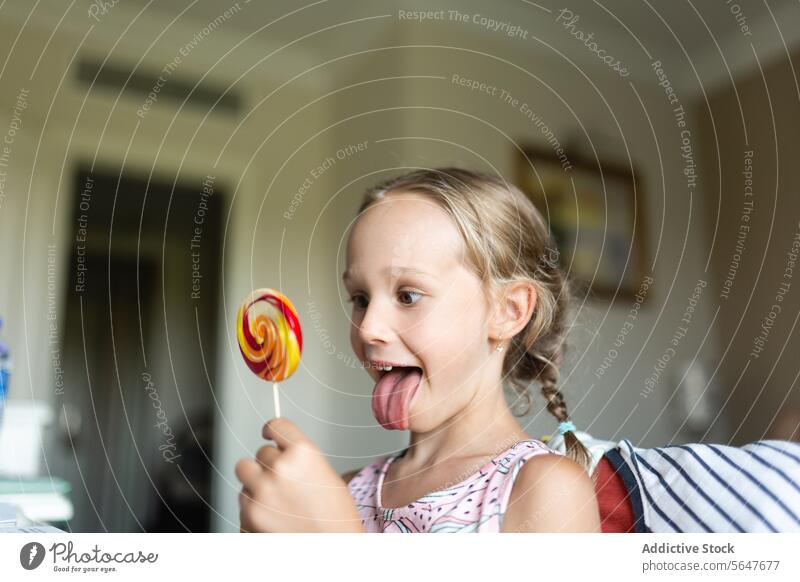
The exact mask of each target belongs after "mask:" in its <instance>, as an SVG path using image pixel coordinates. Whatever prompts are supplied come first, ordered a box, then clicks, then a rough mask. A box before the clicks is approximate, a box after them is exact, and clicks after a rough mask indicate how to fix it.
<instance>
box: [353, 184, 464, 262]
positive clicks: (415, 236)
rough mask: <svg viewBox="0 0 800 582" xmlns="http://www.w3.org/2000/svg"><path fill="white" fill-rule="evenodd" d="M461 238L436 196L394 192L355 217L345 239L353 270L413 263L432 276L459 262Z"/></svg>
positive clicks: (461, 247) (460, 257)
mask: <svg viewBox="0 0 800 582" xmlns="http://www.w3.org/2000/svg"><path fill="white" fill-rule="evenodd" d="M462 250H463V241H462V239H461V235H460V234H459V231H458V228H457V227H456V225H455V224H454V222H453V220H452V218H451V217H450V216H449V215H448V214H447V212H446V211H445V210H444V209H443V208H442V207H441V206H440V205H439V204H438V203H437V202H436V201H434V200H432V199H430V198H426V197H424V196H422V195H418V194H413V193H393V194H391V195H389V196H387V197H386V198H384V199H383V200H380V201H378V202H376V203H374V204H372V205H371V206H370V207H369V208H367V209H366V210H365V211H364V212H363V213H362V214H361V215H360V216H359V217H358V219H357V220H356V222H355V224H354V225H353V229H352V232H351V233H350V238H349V240H348V242H347V264H348V266H351V267H352V268H351V269H350V270H351V271H352V270H354V271H356V273H355V274H357V271H361V270H364V269H367V268H370V269H372V268H373V267H374V268H378V269H380V268H382V267H384V266H386V265H390V266H397V267H400V266H412V267H418V268H420V269H424V270H428V271H430V272H433V273H434V274H435V273H436V272H437V270H439V271H444V270H446V269H451V268H453V267H456V266H458V265H460V264H461V261H462V255H463V252H462Z"/></svg>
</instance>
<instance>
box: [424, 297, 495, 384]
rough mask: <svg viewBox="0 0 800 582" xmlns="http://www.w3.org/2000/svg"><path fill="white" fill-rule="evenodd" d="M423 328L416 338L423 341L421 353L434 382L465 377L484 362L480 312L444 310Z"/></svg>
mask: <svg viewBox="0 0 800 582" xmlns="http://www.w3.org/2000/svg"><path fill="white" fill-rule="evenodd" d="M423 328H424V330H423ZM419 331H420V333H419V334H416V335H417V337H416V338H415V341H417V342H419V343H418V345H419V348H420V352H419V353H421V354H422V355H423V361H425V363H426V367H427V368H428V369H429V371H430V373H431V374H432V375H433V382H434V383H435V382H436V378H443V379H444V378H446V379H447V383H452V382H453V380H454V379H458V378H464V379H465V378H467V377H468V376H469V375H470V371H471V370H473V369H475V368H476V367H478V366H479V365H480V364H479V362H480V361H481V358H482V357H483V356H482V354H483V352H482V346H483V345H484V342H482V339H481V338H482V337H483V326H482V323H481V320H480V314H478V313H476V312H469V311H464V310H460V309H456V310H453V311H452V312H451V311H449V310H447V312H445V310H442V311H441V312H440V313H439V314H437V315H436V316H431V317H430V318H428V319H427V320H426V322H425V324H424V326H421V327H420V330H419Z"/></svg>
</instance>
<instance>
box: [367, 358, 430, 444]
mask: <svg viewBox="0 0 800 582" xmlns="http://www.w3.org/2000/svg"><path fill="white" fill-rule="evenodd" d="M378 374H379V378H378V382H377V383H376V384H375V389H374V390H373V392H372V411H373V413H374V414H375V418H377V419H378V422H380V423H381V426H383V427H384V428H387V429H395V430H407V429H408V416H409V410H410V408H411V405H412V404H413V403H414V400H415V399H416V396H417V393H418V390H419V385H420V383H421V382H422V368H420V367H419V366H392V369H391V370H378Z"/></svg>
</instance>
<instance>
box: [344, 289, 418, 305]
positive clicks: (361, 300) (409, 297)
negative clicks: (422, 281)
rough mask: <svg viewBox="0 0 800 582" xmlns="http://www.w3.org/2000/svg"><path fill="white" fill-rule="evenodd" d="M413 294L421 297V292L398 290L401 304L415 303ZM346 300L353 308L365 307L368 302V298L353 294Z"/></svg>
mask: <svg viewBox="0 0 800 582" xmlns="http://www.w3.org/2000/svg"><path fill="white" fill-rule="evenodd" d="M415 295H416V296H418V297H420V298H421V297H422V293H419V292H417V291H400V293H398V298H399V299H400V303H401V304H403V305H409V306H410V305H415V304H416V303H417V301H419V298H417V299H414V297H413V296H415ZM348 301H349V302H350V303H352V304H353V308H354V309H366V308H367V305H368V304H369V300H368V299H367V298H366V297H364V296H363V295H353V296H351V297H350V299H348Z"/></svg>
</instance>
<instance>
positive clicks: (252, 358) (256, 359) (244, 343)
mask: <svg viewBox="0 0 800 582" xmlns="http://www.w3.org/2000/svg"><path fill="white" fill-rule="evenodd" d="M236 335H237V337H238V339H239V350H240V351H241V352H242V357H243V358H244V361H245V362H246V363H247V366H248V367H249V368H250V370H252V371H253V373H254V374H255V375H256V376H258V377H259V378H262V379H263V380H269V381H271V382H272V394H273V396H274V398H275V416H276V417H280V415H281V408H280V402H279V401H278V382H281V381H283V380H285V379H286V378H288V377H289V376H291V375H292V374H293V373H294V371H295V370H296V369H297V365H298V364H299V363H300V352H302V350H303V333H302V331H301V330H300V320H299V319H298V317H297V310H296V309H295V308H294V305H292V302H291V301H289V298H288V297H286V296H285V295H283V294H282V293H280V292H278V291H275V290H274V289H257V290H255V291H253V292H252V293H251V294H250V296H249V297H248V298H247V299H245V301H244V302H243V303H242V305H241V307H239V314H238V316H237V317H236Z"/></svg>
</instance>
